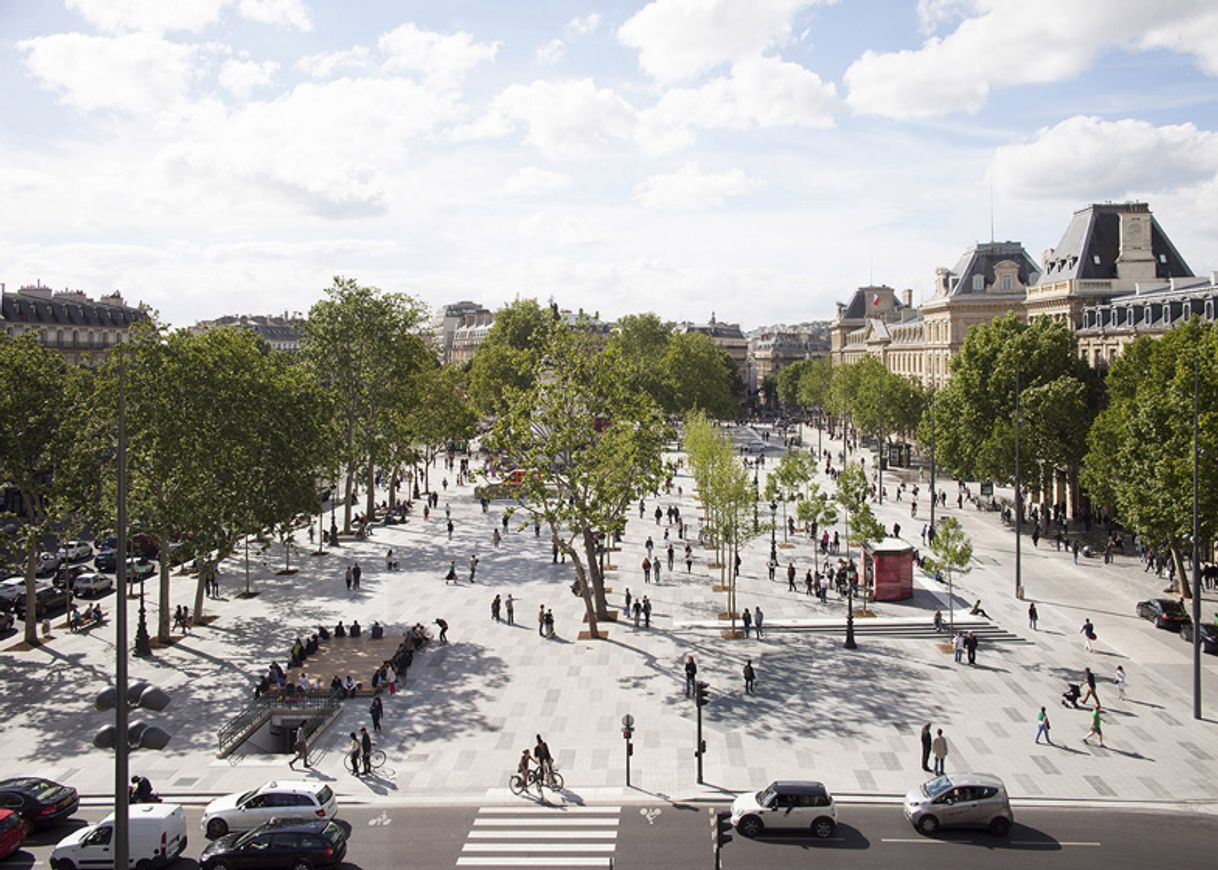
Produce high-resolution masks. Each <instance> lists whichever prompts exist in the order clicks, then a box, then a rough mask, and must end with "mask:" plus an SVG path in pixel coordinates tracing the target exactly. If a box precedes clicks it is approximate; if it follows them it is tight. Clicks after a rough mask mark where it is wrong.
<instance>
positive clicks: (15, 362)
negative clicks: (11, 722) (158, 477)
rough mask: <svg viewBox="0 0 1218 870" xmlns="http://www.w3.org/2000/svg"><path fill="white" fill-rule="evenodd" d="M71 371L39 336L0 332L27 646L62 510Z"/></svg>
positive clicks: (4, 423) (33, 635) (2, 445)
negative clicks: (41, 571) (49, 539)
mask: <svg viewBox="0 0 1218 870" xmlns="http://www.w3.org/2000/svg"><path fill="white" fill-rule="evenodd" d="M67 379H68V375H67V366H66V365H65V364H64V362H63V358H62V357H61V356H60V355H59V354H58V353H56V352H55V351H53V350H51V349H50V348H47V347H45V346H44V345H43V343H42V341H41V340H40V338H39V336H38V335H37V334H36V333H33V332H27V333H26V334H25V335H23V336H21V337H20V338H10V337H9V336H8V335H5V334H3V333H0V481H3V482H5V483H7V484H9V485H11V486H13V487H15V488H16V489H17V491H18V492H19V493H20V494H21V504H22V508H23V509H24V512H25V521H24V523H23V524H22V525H21V526H20V527H19V531H18V534H17V545H18V552H20V553H21V554H22V557H23V561H24V562H25V641H26V643H28V644H34V643H37V642H38V628H37V626H38V623H37V620H36V619H35V607H34V590H35V583H34V575H35V572H36V568H35V560H36V558H37V556H38V547H39V543H40V541H41V539H42V537H43V536H44V535H45V534H47V533H48V532H49V531H51V527H52V523H53V521H54V520H55V518H56V513H57V511H56V510H55V508H54V507H53V498H52V487H53V486H54V485H55V467H56V465H57V463H58V461H59V456H60V449H61V448H62V444H61V443H60V442H59V441H58V440H57V437H56V434H57V433H58V432H59V431H60V426H61V424H62V423H63V421H64V418H65V412H66V410H67V409H66V408H65V389H66V383H67Z"/></svg>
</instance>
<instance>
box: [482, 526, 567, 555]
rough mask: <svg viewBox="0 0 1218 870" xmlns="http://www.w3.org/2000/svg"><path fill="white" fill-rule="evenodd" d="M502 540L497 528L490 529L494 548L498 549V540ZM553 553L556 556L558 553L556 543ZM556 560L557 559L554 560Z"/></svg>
mask: <svg viewBox="0 0 1218 870" xmlns="http://www.w3.org/2000/svg"><path fill="white" fill-rule="evenodd" d="M502 540H503V536H502V535H500V534H499V530H498V529H492V530H491V543H492V544H493V545H494V547H495V549H496V550H498V549H499V542H500V541H502ZM554 555H555V556H557V555H558V544H555V545H554ZM556 561H557V560H556Z"/></svg>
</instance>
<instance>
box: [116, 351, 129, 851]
mask: <svg viewBox="0 0 1218 870" xmlns="http://www.w3.org/2000/svg"><path fill="white" fill-rule="evenodd" d="M126 356H127V355H126V353H123V355H122V356H120V357H119V366H118V481H117V484H118V517H117V520H118V522H117V525H118V529H116V532H117V534H118V542H117V547H118V564H117V565H115V568H116V571H115V573H116V574H117V575H118V576H117V577H116V578H115V581H116V585H117V586H118V590H119V591H118V594H117V595H116V596H115V597H116V599H118V602H117V605H118V606H116V607H115V608H114V656H115V662H114V684H115V686H116V688H117V695H118V697H119V698H123V699H125V698H126V697H127V398H126V371H127V367H126ZM127 712H128V711H127V705H126V704H116V705H115V707H114V866H115V867H129V866H130V861H129V859H128V855H129V854H130V841H129V840H128V830H129V824H130V822H129V819H128V817H127V815H128V809H127V771H128V755H127V754H128V752H129V747H128V743H127V739H128V727H127V726H128V715H127Z"/></svg>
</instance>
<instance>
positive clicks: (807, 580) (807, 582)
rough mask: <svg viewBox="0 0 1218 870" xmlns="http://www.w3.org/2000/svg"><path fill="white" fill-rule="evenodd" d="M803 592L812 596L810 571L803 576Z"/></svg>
mask: <svg viewBox="0 0 1218 870" xmlns="http://www.w3.org/2000/svg"><path fill="white" fill-rule="evenodd" d="M804 592H805V593H806V594H808V595H811V594H812V569H811V568H809V569H808V573H807V574H805V575H804Z"/></svg>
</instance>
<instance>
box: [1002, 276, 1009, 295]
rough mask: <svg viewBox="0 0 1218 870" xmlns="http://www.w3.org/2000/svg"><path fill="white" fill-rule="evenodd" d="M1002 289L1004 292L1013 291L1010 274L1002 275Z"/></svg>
mask: <svg viewBox="0 0 1218 870" xmlns="http://www.w3.org/2000/svg"><path fill="white" fill-rule="evenodd" d="M1002 289H1003V291H1004V292H1007V293H1010V292H1011V276H1010V275H1003V276H1002Z"/></svg>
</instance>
